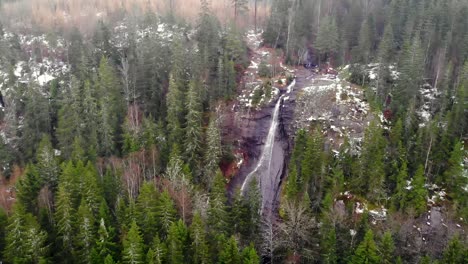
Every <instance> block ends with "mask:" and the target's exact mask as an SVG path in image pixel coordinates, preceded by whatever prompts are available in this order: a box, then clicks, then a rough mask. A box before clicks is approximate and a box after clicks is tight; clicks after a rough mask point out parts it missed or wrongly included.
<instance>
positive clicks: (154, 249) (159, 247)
mask: <svg viewBox="0 0 468 264" xmlns="http://www.w3.org/2000/svg"><path fill="white" fill-rule="evenodd" d="M166 254H167V248H166V246H165V244H164V243H162V242H161V241H160V240H159V237H158V236H155V237H154V239H153V242H152V245H151V247H150V249H149V250H148V253H147V254H146V262H147V263H148V264H162V263H166V262H165V260H166Z"/></svg>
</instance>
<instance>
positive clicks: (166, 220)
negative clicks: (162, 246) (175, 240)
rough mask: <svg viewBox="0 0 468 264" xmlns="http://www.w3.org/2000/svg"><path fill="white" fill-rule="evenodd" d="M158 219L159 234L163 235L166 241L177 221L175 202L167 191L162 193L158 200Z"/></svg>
mask: <svg viewBox="0 0 468 264" xmlns="http://www.w3.org/2000/svg"><path fill="white" fill-rule="evenodd" d="M156 217H157V222H158V228H159V234H160V235H161V237H162V239H165V238H166V235H167V233H168V232H169V228H170V227H171V225H172V223H174V221H175V219H176V218H175V217H176V210H175V206H174V202H173V201H172V199H171V197H170V196H169V193H168V192H167V190H166V191H164V192H163V193H161V195H160V196H159V199H158V200H157V205H156Z"/></svg>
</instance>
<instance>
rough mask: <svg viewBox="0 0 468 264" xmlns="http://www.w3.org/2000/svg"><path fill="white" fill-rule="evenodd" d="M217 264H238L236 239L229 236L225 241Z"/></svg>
mask: <svg viewBox="0 0 468 264" xmlns="http://www.w3.org/2000/svg"><path fill="white" fill-rule="evenodd" d="M219 263H222V264H240V263H241V256H240V254H239V249H238V247H237V241H236V239H235V238H234V237H233V236H231V238H229V239H228V240H227V241H226V244H225V245H224V247H223V249H222V250H221V252H219Z"/></svg>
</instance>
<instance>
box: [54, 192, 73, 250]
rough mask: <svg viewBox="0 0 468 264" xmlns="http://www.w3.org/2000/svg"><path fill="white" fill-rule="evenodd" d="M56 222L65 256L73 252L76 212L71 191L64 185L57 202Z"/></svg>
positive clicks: (58, 194) (58, 193)
mask: <svg viewBox="0 0 468 264" xmlns="http://www.w3.org/2000/svg"><path fill="white" fill-rule="evenodd" d="M55 207H56V209H55V222H56V228H57V234H58V240H59V242H60V244H61V245H62V249H63V252H62V255H63V256H64V257H65V256H67V255H70V254H71V253H72V252H73V249H74V245H73V240H74V236H75V233H74V225H75V223H74V222H75V214H74V209H73V205H72V200H71V197H70V193H69V192H68V190H67V189H66V188H65V186H63V185H59V187H58V191H57V197H56V203H55Z"/></svg>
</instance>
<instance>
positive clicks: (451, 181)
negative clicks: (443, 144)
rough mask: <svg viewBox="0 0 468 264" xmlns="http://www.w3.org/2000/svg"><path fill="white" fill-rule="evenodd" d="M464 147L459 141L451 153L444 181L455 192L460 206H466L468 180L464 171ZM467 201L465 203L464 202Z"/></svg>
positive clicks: (454, 194)
mask: <svg viewBox="0 0 468 264" xmlns="http://www.w3.org/2000/svg"><path fill="white" fill-rule="evenodd" d="M464 152H465V151H464V148H463V145H462V142H460V141H458V142H457V143H456V144H455V145H454V147H453V150H452V152H451V154H450V158H449V160H448V169H447V170H446V171H445V172H444V181H445V183H446V184H447V187H448V188H449V190H450V191H451V192H452V193H453V197H454V198H455V199H456V200H457V201H458V202H460V203H461V204H460V205H459V206H460V208H463V206H466V201H467V199H466V198H465V197H466V192H465V190H464V188H465V186H466V185H467V184H468V180H467V178H466V176H465V175H464V172H463V156H464ZM464 202H465V203H464Z"/></svg>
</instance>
